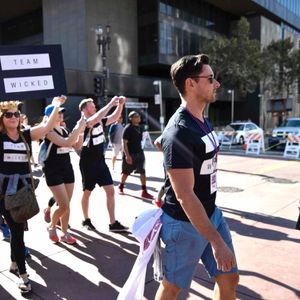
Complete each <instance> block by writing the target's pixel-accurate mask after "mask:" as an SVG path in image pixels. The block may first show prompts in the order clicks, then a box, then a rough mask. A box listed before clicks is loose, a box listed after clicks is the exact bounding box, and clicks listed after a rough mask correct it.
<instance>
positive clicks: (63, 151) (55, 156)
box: [45, 127, 72, 170]
mask: <svg viewBox="0 0 300 300" xmlns="http://www.w3.org/2000/svg"><path fill="white" fill-rule="evenodd" d="M61 129H62V133H60V132H59V131H58V130H56V129H54V131H55V132H56V133H57V134H58V135H60V136H61V137H63V138H66V137H68V136H69V130H67V129H66V128H64V127H61ZM45 143H46V145H47V148H48V147H49V145H50V144H51V141H50V140H48V139H47V138H45ZM71 150H72V147H60V146H58V145H55V144H54V143H52V146H51V149H50V152H49V156H48V158H47V160H46V161H45V168H46V169H48V170H49V169H53V168H57V167H58V166H59V167H64V166H67V165H70V164H71V159H70V154H69V152H70V151H71Z"/></svg>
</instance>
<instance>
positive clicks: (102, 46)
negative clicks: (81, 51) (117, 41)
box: [95, 25, 111, 105]
mask: <svg viewBox="0 0 300 300" xmlns="http://www.w3.org/2000/svg"><path fill="white" fill-rule="evenodd" d="M95 34H96V38H97V40H96V41H97V46H98V54H101V60H102V76H100V77H102V80H101V81H102V83H101V91H100V94H101V95H99V94H96V96H103V100H104V105H105V104H106V103H107V93H108V91H107V79H108V77H109V70H108V68H107V66H106V50H110V43H111V38H110V25H106V35H104V32H103V28H102V26H100V25H97V26H96V28H95ZM97 78H99V77H97ZM99 100H100V99H99Z"/></svg>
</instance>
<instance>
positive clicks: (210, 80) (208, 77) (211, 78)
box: [191, 75, 215, 84]
mask: <svg viewBox="0 0 300 300" xmlns="http://www.w3.org/2000/svg"><path fill="white" fill-rule="evenodd" d="M191 78H207V79H208V81H209V83H210V84H213V83H214V81H215V78H214V76H213V75H208V76H191Z"/></svg>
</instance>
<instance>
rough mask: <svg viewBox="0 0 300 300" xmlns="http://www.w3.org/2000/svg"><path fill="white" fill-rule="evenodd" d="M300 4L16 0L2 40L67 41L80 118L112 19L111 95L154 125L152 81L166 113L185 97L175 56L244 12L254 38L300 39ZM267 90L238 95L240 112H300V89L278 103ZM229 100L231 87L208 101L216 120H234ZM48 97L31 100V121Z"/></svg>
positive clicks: (72, 108) (73, 103) (266, 122)
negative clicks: (175, 76)
mask: <svg viewBox="0 0 300 300" xmlns="http://www.w3.org/2000/svg"><path fill="white" fill-rule="evenodd" d="M25 2H26V3H25ZM299 11H300V2H299V1H297V0H269V1H268V0H243V1H231V0H185V1H182V0H151V1H143V0H114V1H108V0H72V1H71V0H27V1H22V0H11V1H6V2H5V4H3V5H2V9H1V12H0V22H1V34H0V44H1V45H18V44H22V45H38V44H61V45H62V51H63V58H64V68H65V76H66V81H67V88H68V96H69V101H67V103H66V107H67V115H70V117H69V121H70V123H72V124H73V123H74V122H75V120H76V118H79V112H78V109H77V108H78V103H79V101H80V100H81V99H82V98H83V97H93V96H94V78H95V76H97V75H99V74H101V73H102V67H103V65H102V58H101V54H99V53H98V45H97V37H96V34H95V28H96V26H97V25H98V24H100V25H102V26H104V27H105V25H107V24H109V25H110V26H111V47H110V50H109V51H107V66H108V69H109V73H108V74H109V78H108V80H107V90H108V95H109V96H113V95H115V94H116V95H125V96H127V97H128V98H129V99H130V101H132V102H142V103H146V105H145V107H148V108H146V110H147V111H146V112H145V114H147V116H148V117H147V120H146V122H147V123H148V125H149V126H150V130H154V131H155V130H159V129H160V124H159V117H160V106H159V105H157V104H156V103H155V101H154V93H155V92H154V86H153V82H154V81H157V80H161V82H162V99H163V105H162V113H163V116H164V117H165V120H167V119H168V118H169V117H170V116H171V115H172V114H173V112H174V111H175V110H176V108H177V107H178V105H179V104H180V99H179V97H178V94H177V92H176V90H175V89H174V87H173V85H172V82H171V80H170V76H169V70H170V66H171V64H172V63H173V62H174V61H176V60H177V59H178V58H179V57H181V56H183V55H187V54H196V53H199V52H201V47H202V45H203V43H204V42H205V41H206V40H207V39H211V38H213V37H214V36H216V35H224V36H227V37H229V36H230V33H231V30H232V28H233V26H234V24H236V22H237V20H239V18H240V17H241V16H245V17H246V18H247V19H248V21H249V23H250V26H251V33H252V38H257V39H258V40H260V42H261V44H262V46H266V45H268V44H269V43H270V42H271V41H272V40H277V39H282V38H285V37H288V36H290V37H292V39H293V40H294V41H295V44H296V45H297V47H299V40H300V12H299ZM225 88H226V87H225ZM268 97H269V95H268V94H264V93H262V92H261V91H259V90H258V91H257V92H256V93H254V94H251V95H248V96H247V97H246V98H240V97H238V96H235V99H234V105H235V109H234V110H235V116H234V117H235V119H240V120H241V119H249V118H250V119H251V120H253V121H254V122H256V123H257V124H260V125H261V126H264V127H266V128H267V127H272V126H273V123H274V117H275V118H276V116H277V117H282V115H286V114H289V115H293V116H294V115H297V116H299V115H300V104H299V91H298V90H295V92H294V93H293V94H292V95H287V96H286V99H287V100H286V101H285V102H284V103H282V104H280V105H279V106H280V109H277V108H276V109H274V105H273V106H272V104H268V103H270V100H272V99H269V98H268ZM231 100H232V99H231V96H230V94H228V93H226V92H225V93H220V94H219V95H218V101H217V102H216V103H215V104H214V105H212V106H210V108H209V111H208V114H209V116H210V118H211V119H212V121H213V123H214V124H215V125H216V126H223V125H225V124H226V123H228V122H229V121H230V113H231V102H232V101H231ZM275 100H276V99H273V101H275ZM277 100H278V99H277ZM47 101H48V100H44V99H33V100H27V101H25V104H24V109H25V111H26V112H27V113H28V114H29V116H30V119H31V121H32V122H35V121H36V120H37V116H39V115H40V114H42V111H43V107H44V105H45V104H46V103H47ZM272 107H273V108H272ZM272 109H273V110H274V111H272ZM68 112H70V113H68Z"/></svg>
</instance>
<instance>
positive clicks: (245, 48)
mask: <svg viewBox="0 0 300 300" xmlns="http://www.w3.org/2000/svg"><path fill="white" fill-rule="evenodd" d="M202 50H203V51H202V52H206V53H208V54H209V56H210V62H211V65H212V67H213V69H214V71H215V74H216V78H217V79H218V80H220V81H221V82H222V84H223V85H225V86H226V85H227V86H229V87H233V88H235V89H237V90H238V91H239V92H240V93H241V94H243V95H245V94H246V93H248V92H250V93H251V92H253V91H254V90H255V89H256V87H257V84H258V83H259V81H260V78H261V68H260V63H261V56H260V43H259V41H258V40H255V39H250V25H249V22H248V21H247V19H246V18H244V17H242V18H241V19H240V21H239V22H238V24H237V28H236V30H234V31H233V33H232V37H231V38H226V37H216V38H215V39H214V40H211V41H209V42H208V43H207V44H206V45H205V46H204V48H203V49H202Z"/></svg>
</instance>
